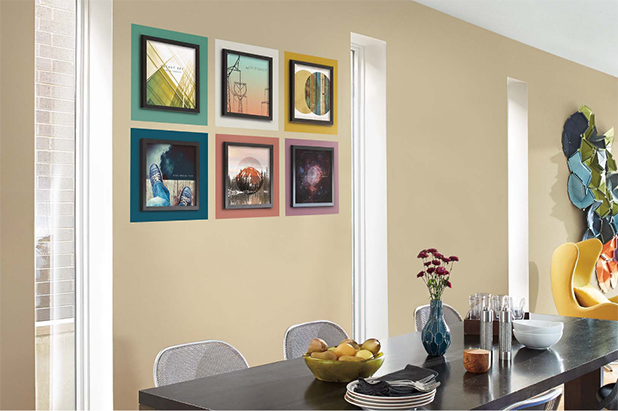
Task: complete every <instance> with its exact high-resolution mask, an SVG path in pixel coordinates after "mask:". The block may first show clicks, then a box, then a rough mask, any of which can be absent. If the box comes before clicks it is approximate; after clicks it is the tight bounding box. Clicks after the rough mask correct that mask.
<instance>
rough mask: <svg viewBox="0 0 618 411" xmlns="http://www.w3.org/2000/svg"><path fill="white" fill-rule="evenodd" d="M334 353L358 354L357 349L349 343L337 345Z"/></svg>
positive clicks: (340, 354)
mask: <svg viewBox="0 0 618 411" xmlns="http://www.w3.org/2000/svg"><path fill="white" fill-rule="evenodd" d="M334 353H335V354H337V357H341V356H344V355H349V356H354V355H356V350H355V349H354V347H352V346H351V345H350V344H348V343H341V344H339V345H338V346H337V348H336V349H335V351H334Z"/></svg>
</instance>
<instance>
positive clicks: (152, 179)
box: [140, 138, 200, 211]
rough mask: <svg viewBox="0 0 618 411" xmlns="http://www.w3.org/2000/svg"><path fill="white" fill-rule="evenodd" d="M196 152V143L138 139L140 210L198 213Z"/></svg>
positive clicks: (197, 148)
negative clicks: (190, 211) (139, 142)
mask: <svg viewBox="0 0 618 411" xmlns="http://www.w3.org/2000/svg"><path fill="white" fill-rule="evenodd" d="M199 150H200V147H199V143H198V142H189V141H186V142H185V141H176V140H155V139H147V138H144V139H142V140H141V144H140V168H141V179H140V180H141V183H142V184H141V195H142V211H189V210H199V208H200V207H199V194H200V193H199V186H200V181H199V178H200V177H199V174H200V167H199V164H200V152H199Z"/></svg>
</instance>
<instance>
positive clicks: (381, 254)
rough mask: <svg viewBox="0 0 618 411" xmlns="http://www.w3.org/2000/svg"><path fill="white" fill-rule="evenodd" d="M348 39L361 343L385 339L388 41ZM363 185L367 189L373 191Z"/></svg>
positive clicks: (356, 312)
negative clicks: (350, 47)
mask: <svg viewBox="0 0 618 411" xmlns="http://www.w3.org/2000/svg"><path fill="white" fill-rule="evenodd" d="M351 42H352V50H353V51H354V53H355V55H356V58H355V59H354V61H353V62H352V64H353V67H352V68H353V76H354V78H353V83H354V84H353V90H352V113H353V126H352V128H353V135H352V150H353V154H352V155H353V160H352V162H353V202H354V337H355V338H356V339H358V340H359V341H363V340H365V339H366V338H368V337H374V338H386V337H388V235H387V192H386V190H387V178H386V43H385V42H384V41H382V40H377V39H374V38H371V37H366V36H362V35H360V34H356V33H351ZM365 113H370V115H365ZM366 153H367V155H366ZM365 187H371V193H367V192H366V191H365ZM367 285H369V286H367Z"/></svg>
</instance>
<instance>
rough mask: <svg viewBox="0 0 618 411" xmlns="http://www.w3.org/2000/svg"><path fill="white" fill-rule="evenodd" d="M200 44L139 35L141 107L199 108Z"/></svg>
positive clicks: (192, 111)
mask: <svg viewBox="0 0 618 411" xmlns="http://www.w3.org/2000/svg"><path fill="white" fill-rule="evenodd" d="M199 90H200V46H199V45H197V44H190V43H183V42H180V41H175V40H168V39H163V38H158V37H152V36H146V35H142V36H141V107H142V108H149V109H157V110H169V111H183V112H190V113H199V112H200V91H199Z"/></svg>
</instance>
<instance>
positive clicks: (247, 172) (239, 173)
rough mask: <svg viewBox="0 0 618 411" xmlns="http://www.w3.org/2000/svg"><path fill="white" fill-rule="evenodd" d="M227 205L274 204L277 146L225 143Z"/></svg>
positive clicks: (254, 205) (265, 205)
mask: <svg viewBox="0 0 618 411" xmlns="http://www.w3.org/2000/svg"><path fill="white" fill-rule="evenodd" d="M223 167H224V172H223V176H224V178H225V184H224V188H225V208H226V209H244V208H272V206H273V199H272V169H273V146H272V145H266V144H249V143H231V142H226V143H224V145H223Z"/></svg>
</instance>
